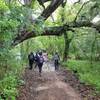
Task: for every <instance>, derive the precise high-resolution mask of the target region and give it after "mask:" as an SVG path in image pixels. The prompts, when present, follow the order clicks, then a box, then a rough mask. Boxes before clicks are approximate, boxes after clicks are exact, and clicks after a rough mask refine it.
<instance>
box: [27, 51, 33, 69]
mask: <svg viewBox="0 0 100 100" xmlns="http://www.w3.org/2000/svg"><path fill="white" fill-rule="evenodd" d="M28 60H29V69H32V67H33V62H34V55H33V53H32V52H31V53H30V54H29V55H28Z"/></svg>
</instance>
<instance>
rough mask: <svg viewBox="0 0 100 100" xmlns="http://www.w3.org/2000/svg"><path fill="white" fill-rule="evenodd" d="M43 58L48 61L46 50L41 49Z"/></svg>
mask: <svg viewBox="0 0 100 100" xmlns="http://www.w3.org/2000/svg"><path fill="white" fill-rule="evenodd" d="M43 58H44V61H45V62H47V61H48V54H47V52H46V50H44V51H43Z"/></svg>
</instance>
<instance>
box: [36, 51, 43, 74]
mask: <svg viewBox="0 0 100 100" xmlns="http://www.w3.org/2000/svg"><path fill="white" fill-rule="evenodd" d="M43 62H44V58H43V55H42V52H39V55H38V59H37V65H38V68H39V75H40V76H41V72H42V66H43Z"/></svg>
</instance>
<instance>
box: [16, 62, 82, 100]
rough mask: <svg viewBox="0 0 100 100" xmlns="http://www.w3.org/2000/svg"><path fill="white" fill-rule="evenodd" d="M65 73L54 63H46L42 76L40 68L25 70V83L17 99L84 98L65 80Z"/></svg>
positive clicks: (56, 99) (72, 99) (52, 99)
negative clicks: (56, 69) (55, 66)
mask: <svg viewBox="0 0 100 100" xmlns="http://www.w3.org/2000/svg"><path fill="white" fill-rule="evenodd" d="M64 77H65V76H64V75H63V74H60V71H58V72H57V71H55V70H54V67H53V65H52V64H50V63H48V64H44V66H43V73H42V76H41V77H40V76H39V74H38V70H37V69H34V70H28V69H26V70H25V74H24V81H25V84H24V86H22V87H21V88H20V95H19V97H18V98H17V100H82V98H81V96H80V95H79V93H78V92H77V91H76V90H74V88H72V87H71V86H70V85H69V84H68V83H65V82H64V81H63V79H64Z"/></svg>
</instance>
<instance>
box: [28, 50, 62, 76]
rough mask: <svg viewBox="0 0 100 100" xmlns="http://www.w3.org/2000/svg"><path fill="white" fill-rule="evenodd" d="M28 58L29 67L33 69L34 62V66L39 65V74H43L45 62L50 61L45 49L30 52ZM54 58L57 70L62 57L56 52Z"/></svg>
mask: <svg viewBox="0 0 100 100" xmlns="http://www.w3.org/2000/svg"><path fill="white" fill-rule="evenodd" d="M28 60H29V69H30V70H32V68H33V64H34V65H35V66H34V68H36V67H38V69H39V75H40V76H41V72H42V66H43V63H44V62H47V61H48V54H47V53H46V51H45V50H44V51H39V52H36V53H33V52H30V54H29V55H28ZM52 60H53V62H54V66H55V70H58V68H59V61H60V57H59V54H58V53H57V52H55V54H54V55H53V57H52Z"/></svg>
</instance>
